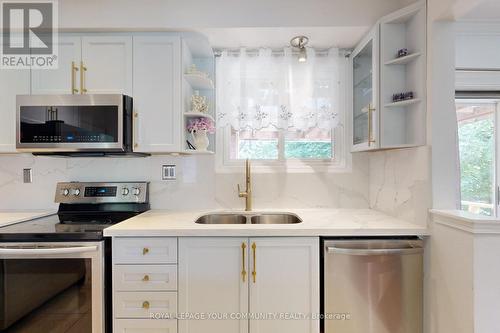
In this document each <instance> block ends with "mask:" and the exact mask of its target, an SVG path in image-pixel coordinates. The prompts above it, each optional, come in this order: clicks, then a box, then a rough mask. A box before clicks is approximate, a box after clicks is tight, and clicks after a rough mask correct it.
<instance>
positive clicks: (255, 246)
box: [252, 243, 257, 283]
mask: <svg viewBox="0 0 500 333" xmlns="http://www.w3.org/2000/svg"><path fill="white" fill-rule="evenodd" d="M256 249H257V245H256V244H255V243H253V244H252V250H253V272H252V276H253V283H255V282H257V256H256V253H255V252H256Z"/></svg>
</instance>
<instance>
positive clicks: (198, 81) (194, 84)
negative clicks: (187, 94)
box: [184, 74, 214, 90]
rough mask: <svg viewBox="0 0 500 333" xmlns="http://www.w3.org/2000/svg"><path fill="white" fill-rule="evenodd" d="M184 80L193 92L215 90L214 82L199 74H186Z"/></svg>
mask: <svg viewBox="0 0 500 333" xmlns="http://www.w3.org/2000/svg"><path fill="white" fill-rule="evenodd" d="M184 78H185V79H186V81H187V82H188V83H189V85H190V86H191V88H193V90H212V89H214V82H213V81H212V80H211V79H210V78H208V77H205V76H203V75H198V74H184Z"/></svg>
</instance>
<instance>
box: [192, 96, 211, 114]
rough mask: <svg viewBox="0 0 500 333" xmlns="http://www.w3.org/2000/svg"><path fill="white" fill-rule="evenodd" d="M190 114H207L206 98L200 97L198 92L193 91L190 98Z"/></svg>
mask: <svg viewBox="0 0 500 333" xmlns="http://www.w3.org/2000/svg"><path fill="white" fill-rule="evenodd" d="M191 112H197V113H208V104H207V98H206V97H205V96H200V92H199V91H198V90H195V92H194V95H193V96H191Z"/></svg>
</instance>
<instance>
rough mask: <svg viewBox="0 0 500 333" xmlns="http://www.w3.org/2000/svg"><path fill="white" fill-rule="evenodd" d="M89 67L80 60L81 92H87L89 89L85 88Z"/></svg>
mask: <svg viewBox="0 0 500 333" xmlns="http://www.w3.org/2000/svg"><path fill="white" fill-rule="evenodd" d="M86 71H87V67H85V66H84V65H83V61H80V93H81V94H85V93H86V92H87V89H86V88H85V72H86Z"/></svg>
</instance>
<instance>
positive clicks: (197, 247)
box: [113, 237, 320, 333]
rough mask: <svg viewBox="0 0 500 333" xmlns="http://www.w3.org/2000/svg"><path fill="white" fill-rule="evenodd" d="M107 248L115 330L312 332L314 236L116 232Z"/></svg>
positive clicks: (316, 255)
mask: <svg viewBox="0 0 500 333" xmlns="http://www.w3.org/2000/svg"><path fill="white" fill-rule="evenodd" d="M113 249H114V250H113V263H114V267H113V317H114V324H113V325H114V329H113V332H115V333H130V332H137V333H139V332H141V333H146V332H154V333H174V332H179V333H276V332H286V333H319V319H317V317H311V316H314V315H317V314H318V313H319V304H320V300H319V294H320V292H319V280H320V278H319V277H320V274H319V251H320V249H319V238H318V237H255V238H247V237H179V238H174V237H142V238H141V237H130V238H122V237H118V238H114V239H113ZM175 315H177V318H178V319H177V320H176V319H175V317H174V316H175Z"/></svg>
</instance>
